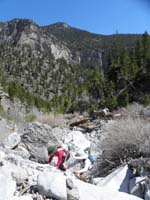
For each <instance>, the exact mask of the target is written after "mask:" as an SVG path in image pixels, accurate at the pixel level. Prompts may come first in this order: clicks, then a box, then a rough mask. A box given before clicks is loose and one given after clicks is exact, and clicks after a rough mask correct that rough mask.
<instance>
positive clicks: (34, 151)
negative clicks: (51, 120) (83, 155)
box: [21, 122, 59, 163]
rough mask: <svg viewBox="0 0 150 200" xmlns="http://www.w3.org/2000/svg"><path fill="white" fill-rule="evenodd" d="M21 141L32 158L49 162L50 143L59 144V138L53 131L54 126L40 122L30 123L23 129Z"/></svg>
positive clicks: (41, 161)
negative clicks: (48, 150)
mask: <svg viewBox="0 0 150 200" xmlns="http://www.w3.org/2000/svg"><path fill="white" fill-rule="evenodd" d="M21 141H22V143H23V144H24V146H25V147H26V149H27V150H28V151H29V153H30V159H31V160H33V161H36V162H40V163H47V161H48V152H47V147H48V146H49V145H52V146H53V145H55V146H57V145H58V144H59V141H58V139H57V138H56V136H55V135H54V134H53V133H52V128H51V127H50V126H48V125H46V124H42V123H39V122H34V123H30V124H28V125H27V126H25V127H24V129H23V130H22V131H21Z"/></svg>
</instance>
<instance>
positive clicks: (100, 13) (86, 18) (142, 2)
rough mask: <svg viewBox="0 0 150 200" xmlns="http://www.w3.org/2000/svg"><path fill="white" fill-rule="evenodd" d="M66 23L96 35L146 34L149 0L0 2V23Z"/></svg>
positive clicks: (148, 24) (149, 10)
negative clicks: (26, 20) (14, 20)
mask: <svg viewBox="0 0 150 200" xmlns="http://www.w3.org/2000/svg"><path fill="white" fill-rule="evenodd" d="M13 18H27V19H32V20H33V21H35V22H36V23H37V24H38V25H40V26H43V25H49V24H52V23H56V22H66V23H68V24H69V25H71V26H73V27H76V28H80V29H83V30H87V31H90V32H93V33H98V34H104V35H109V34H114V33H116V32H118V33H144V31H145V30H146V31H147V32H148V33H149V32H150V0H0V22H4V21H9V20H11V19H13Z"/></svg>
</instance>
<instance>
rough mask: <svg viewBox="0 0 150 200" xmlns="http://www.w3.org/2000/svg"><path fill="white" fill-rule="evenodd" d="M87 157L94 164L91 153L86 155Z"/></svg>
mask: <svg viewBox="0 0 150 200" xmlns="http://www.w3.org/2000/svg"><path fill="white" fill-rule="evenodd" d="M88 159H89V160H90V161H91V163H92V164H94V158H93V156H92V155H91V154H89V155H88Z"/></svg>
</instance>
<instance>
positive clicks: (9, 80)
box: [0, 19, 141, 112]
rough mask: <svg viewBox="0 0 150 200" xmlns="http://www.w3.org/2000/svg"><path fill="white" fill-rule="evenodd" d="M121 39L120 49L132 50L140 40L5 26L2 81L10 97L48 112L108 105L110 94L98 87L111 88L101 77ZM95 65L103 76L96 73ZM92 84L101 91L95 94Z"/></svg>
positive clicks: (0, 39)
mask: <svg viewBox="0 0 150 200" xmlns="http://www.w3.org/2000/svg"><path fill="white" fill-rule="evenodd" d="M116 37H118V38H119V39H120V43H121V48H124V47H125V48H127V49H132V48H133V47H134V46H135V42H136V41H137V39H139V38H141V35H136V34H133V35H128V34H127V35H121V34H120V35H117V36H116V35H110V36H104V35H98V34H92V33H89V32H87V31H82V30H80V29H76V28H73V27H70V26H69V25H67V24H65V23H56V24H53V25H49V26H44V27H40V26H38V25H37V24H36V23H34V22H33V21H32V20H28V19H14V20H11V21H8V22H5V23H1V24H0V71H1V77H0V82H1V84H2V86H3V87H4V90H5V91H6V92H7V93H9V96H10V98H13V97H14V95H16V96H18V97H19V98H21V99H22V101H23V100H24V101H26V102H27V104H28V105H29V106H30V105H34V104H36V106H37V107H39V108H40V107H42V106H44V107H45V108H44V109H45V110H46V111H52V110H56V111H57V112H66V111H67V110H78V109H79V108H82V107H83V110H84V109H87V108H88V107H90V105H91V104H95V102H98V103H97V104H98V105H96V106H98V107H100V106H104V102H105V104H106V102H107V100H104V99H103V96H104V97H105V96H107V94H105V93H107V92H106V91H99V89H98V88H102V90H105V88H106V86H103V85H102V84H103V83H101V82H102V80H101V79H103V77H101V76H103V74H104V71H105V69H106V68H107V64H108V53H109V51H110V49H111V47H112V45H113V43H114V42H115V41H116ZM95 66H96V67H97V69H98V70H99V71H100V72H93V71H94V70H95ZM94 73H99V75H98V74H94ZM91 74H93V76H94V75H95V76H97V75H98V76H99V77H98V78H99V83H98V84H101V86H97V85H96V86H95V83H91V81H93V82H94V81H95V78H96V77H91ZM96 79H97V78H96ZM92 84H93V86H94V87H98V88H97V89H98V92H97V91H96V92H92V91H91V88H90V87H91V86H90V85H92ZM94 89H96V88H94ZM97 89H96V90H97ZM21 93H22V94H21ZM91 93H92V94H91ZM97 93H98V94H97ZM21 96H23V98H22V97H21ZM39 98H40V100H39ZM100 104H101V105H100Z"/></svg>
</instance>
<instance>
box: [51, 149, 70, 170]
mask: <svg viewBox="0 0 150 200" xmlns="http://www.w3.org/2000/svg"><path fill="white" fill-rule="evenodd" d="M54 156H57V158H58V161H57V164H56V167H57V168H59V169H61V170H62V171H65V170H66V169H67V167H66V166H64V164H65V161H66V160H68V159H69V157H70V153H69V152H68V151H66V150H65V149H63V148H62V146H58V147H57V151H56V152H54V153H53V154H52V155H51V156H50V157H49V160H48V163H49V164H50V163H51V161H52V159H53V157H54Z"/></svg>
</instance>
